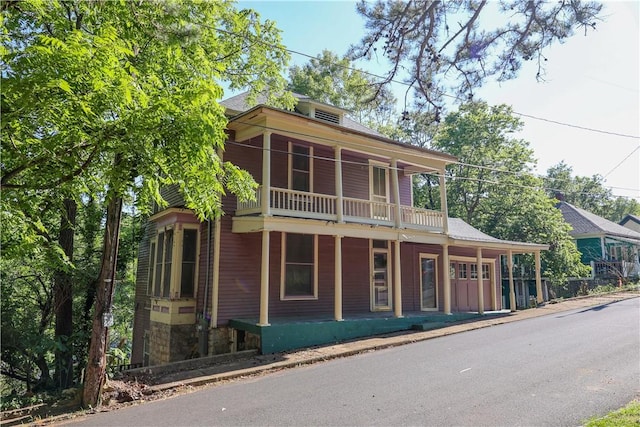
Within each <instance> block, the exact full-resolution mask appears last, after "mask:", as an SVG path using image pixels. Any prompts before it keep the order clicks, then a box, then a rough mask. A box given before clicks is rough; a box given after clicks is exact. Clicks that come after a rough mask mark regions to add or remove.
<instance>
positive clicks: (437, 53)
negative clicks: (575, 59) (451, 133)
mask: <svg viewBox="0 0 640 427" xmlns="http://www.w3.org/2000/svg"><path fill="white" fill-rule="evenodd" d="M356 7H357V11H358V13H360V15H362V16H363V18H364V20H365V27H366V33H365V35H364V37H363V38H362V40H361V41H360V42H358V43H357V44H356V45H354V46H353V47H352V48H351V50H350V57H351V58H354V59H355V58H363V57H364V58H367V59H371V60H375V61H383V62H384V61H385V60H386V62H387V63H388V64H389V71H388V72H387V74H386V76H385V79H384V81H383V82H384V83H389V82H391V81H392V80H399V79H402V80H403V81H404V82H406V83H407V84H409V85H410V86H411V87H413V88H414V89H415V91H416V94H417V98H418V100H419V102H423V103H426V104H430V105H432V106H440V107H442V106H443V104H444V101H443V96H444V95H445V94H448V95H458V96H459V98H458V100H468V99H472V97H473V91H474V90H475V89H476V88H478V87H480V86H482V85H483V84H485V83H486V82H487V81H489V80H491V79H495V80H497V81H505V80H509V79H512V78H514V77H516V76H517V75H518V71H519V70H520V68H521V67H522V65H523V63H524V62H526V61H535V62H536V63H537V65H538V73H537V78H538V79H543V76H544V64H545V61H546V58H545V57H544V55H543V51H544V50H545V49H546V48H547V47H549V46H550V45H552V44H553V43H556V42H562V41H563V40H565V39H567V38H568V37H570V36H572V35H573V34H574V31H575V30H576V29H578V28H580V29H583V30H584V32H585V34H586V31H587V30H588V29H594V28H595V27H596V22H597V20H598V19H599V15H600V12H601V9H602V5H601V4H599V3H597V2H591V1H578V0H576V1H559V2H556V1H553V2H549V1H543V0H535V1H526V2H523V1H521V0H510V1H500V2H491V1H489V2H487V1H463V0H450V1H446V2H445V1H433V2H425V1H420V0H407V1H403V2H399V1H396V0H379V1H375V2H365V1H362V2H359V3H357V6H356ZM462 102H464V101H462Z"/></svg>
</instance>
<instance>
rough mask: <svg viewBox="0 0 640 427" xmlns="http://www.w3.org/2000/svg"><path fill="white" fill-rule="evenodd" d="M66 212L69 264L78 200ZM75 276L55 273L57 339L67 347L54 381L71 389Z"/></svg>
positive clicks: (63, 239) (64, 241) (63, 234)
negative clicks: (73, 288)
mask: <svg viewBox="0 0 640 427" xmlns="http://www.w3.org/2000/svg"><path fill="white" fill-rule="evenodd" d="M64 210H65V211H64V213H63V214H62V217H61V219H60V235H59V236H58V243H59V244H60V247H61V248H62V250H63V251H64V253H65V255H66V256H67V257H68V258H69V261H73V243H74V235H75V226H76V212H77V204H76V202H75V201H74V200H71V199H65V201H64ZM72 287H73V277H72V275H71V272H70V271H69V270H68V269H66V270H63V269H60V270H59V271H57V272H56V273H55V280H54V291H53V292H54V294H53V306H54V308H55V315H56V326H55V339H56V341H60V342H61V343H62V344H63V345H64V348H63V349H60V347H58V349H57V350H56V360H55V377H54V381H55V384H56V386H57V387H59V388H60V389H65V388H69V387H70V386H71V385H72V384H73V348H72V341H71V335H72V334H73V297H72V295H73V290H72Z"/></svg>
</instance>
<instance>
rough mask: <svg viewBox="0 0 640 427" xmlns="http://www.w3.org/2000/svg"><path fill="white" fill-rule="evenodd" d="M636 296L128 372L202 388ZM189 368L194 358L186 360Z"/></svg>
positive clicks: (154, 383) (162, 387) (154, 385)
mask: <svg viewBox="0 0 640 427" xmlns="http://www.w3.org/2000/svg"><path fill="white" fill-rule="evenodd" d="M637 297H640V292H637V291H634V292H618V293H612V294H606V295H598V296H587V297H577V298H572V299H567V300H562V301H560V302H557V303H554V302H549V303H545V304H543V305H541V306H538V307H537V308H532V309H528V310H521V311H516V312H513V313H504V314H493V315H490V316H487V318H486V319H482V320H471V321H464V322H458V323H453V324H451V326H445V327H442V328H439V329H432V330H429V331H418V332H416V331H403V332H397V333H393V334H387V335H382V336H376V337H371V338H365V339H359V340H354V341H349V342H344V343H340V344H335V345H329V346H322V347H313V348H309V349H303V350H299V351H292V352H285V353H277V354H268V355H258V354H257V352H256V351H245V352H239V353H235V354H234V355H232V357H230V355H222V356H219V357H218V356H213V357H209V358H204V359H200V360H201V362H202V363H201V364H200V365H199V366H198V367H197V368H196V369H193V368H190V369H184V370H181V368H180V365H181V364H182V363H185V367H186V366H187V365H186V362H179V363H177V364H171V365H163V366H155V367H153V366H152V367H147V368H140V369H136V370H131V371H128V372H127V373H126V374H125V375H126V377H128V378H129V379H132V378H134V377H136V376H140V377H147V378H150V379H151V381H150V382H149V383H148V384H151V385H150V386H149V387H148V392H150V393H156V392H161V391H166V390H169V389H174V388H179V387H184V386H192V387H196V386H201V385H204V384H208V383H214V382H219V381H224V380H231V379H234V378H239V377H245V376H251V375H257V374H264V373H266V372H268V371H275V370H280V369H285V368H289V367H295V366H300V365H306V364H311V363H316V362H321V361H325V360H330V359H334V358H338V357H346V356H351V355H354V354H358V353H363V352H367V351H373V350H378V349H383V348H389V347H395V346H399V345H404V344H409V343H414V342H418V341H424V340H428V339H431V338H436V337H441V336H445V335H451V334H457V333H460V332H465V331H470V330H473V329H479V328H486V327H489V326H493V325H500V324H503V323H509V322H515V321H519V320H524V319H529V318H533V317H540V316H546V315H549V314H553V313H558V312H562V311H569V310H574V309H579V308H587V307H594V306H602V305H607V304H611V303H614V302H617V301H622V300H625V299H630V298H637ZM190 365H191V366H193V361H191V363H190Z"/></svg>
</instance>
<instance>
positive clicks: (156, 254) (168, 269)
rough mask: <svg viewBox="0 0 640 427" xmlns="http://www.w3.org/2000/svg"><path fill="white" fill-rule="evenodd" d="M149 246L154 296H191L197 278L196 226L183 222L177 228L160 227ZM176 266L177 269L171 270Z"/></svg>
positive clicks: (152, 292)
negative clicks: (186, 224) (189, 225)
mask: <svg viewBox="0 0 640 427" xmlns="http://www.w3.org/2000/svg"><path fill="white" fill-rule="evenodd" d="M183 227H184V228H183ZM150 250H151V254H150V257H151V261H150V268H151V271H150V274H149V275H150V278H149V280H150V283H151V285H150V288H151V294H152V295H153V296H154V297H157V298H171V297H172V296H173V297H175V298H192V297H193V296H194V295H195V284H196V278H197V256H198V255H197V254H198V228H197V227H194V226H191V227H185V226H184V225H182V227H181V228H180V229H178V231H174V229H173V228H164V229H161V230H159V231H158V235H157V238H156V239H155V240H154V241H152V242H151V245H150ZM176 268H177V269H178V271H175V272H174V271H173V270H174V269H176ZM174 273H175V277H174V276H173V275H174ZM174 281H175V283H174Z"/></svg>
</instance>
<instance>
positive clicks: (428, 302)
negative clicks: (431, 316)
mask: <svg viewBox="0 0 640 427" xmlns="http://www.w3.org/2000/svg"><path fill="white" fill-rule="evenodd" d="M437 277H438V274H437V270H436V259H435V258H432V257H427V256H420V281H421V283H420V291H421V294H422V298H421V305H420V308H421V309H422V310H437V309H438V294H437V289H438V286H437V285H438V279H437Z"/></svg>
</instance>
